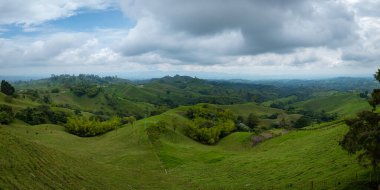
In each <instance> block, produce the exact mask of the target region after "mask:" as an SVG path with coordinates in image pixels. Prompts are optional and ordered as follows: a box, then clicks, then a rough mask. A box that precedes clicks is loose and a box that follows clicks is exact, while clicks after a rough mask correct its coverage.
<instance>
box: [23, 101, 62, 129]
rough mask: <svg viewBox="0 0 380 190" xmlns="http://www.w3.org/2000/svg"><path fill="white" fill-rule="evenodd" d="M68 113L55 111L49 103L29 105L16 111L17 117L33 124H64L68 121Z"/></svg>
mask: <svg viewBox="0 0 380 190" xmlns="http://www.w3.org/2000/svg"><path fill="white" fill-rule="evenodd" d="M67 117H68V115H67V114H66V113H65V112H62V111H53V110H51V109H50V107H49V106H47V105H41V106H38V107H34V108H31V107H27V108H25V109H22V110H20V111H19V112H17V113H16V118H17V119H20V120H22V121H24V122H25V123H28V124H31V125H39V124H45V123H54V124H64V123H66V122H67Z"/></svg>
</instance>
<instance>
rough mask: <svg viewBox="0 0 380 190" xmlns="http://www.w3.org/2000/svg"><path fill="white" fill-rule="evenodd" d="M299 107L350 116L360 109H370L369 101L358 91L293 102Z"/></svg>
mask: <svg viewBox="0 0 380 190" xmlns="http://www.w3.org/2000/svg"><path fill="white" fill-rule="evenodd" d="M293 106H294V107H296V108H298V109H305V110H313V111H322V110H325V111H326V112H329V113H338V114H339V115H340V116H344V117H347V116H348V117H349V116H353V115H355V114H356V113H357V112H359V111H363V110H370V109H371V107H370V105H369V104H368V102H367V101H366V100H365V99H363V98H360V97H359V95H358V94H356V93H334V94H329V95H323V96H314V97H312V98H310V99H308V100H305V101H301V102H297V103H295V104H293Z"/></svg>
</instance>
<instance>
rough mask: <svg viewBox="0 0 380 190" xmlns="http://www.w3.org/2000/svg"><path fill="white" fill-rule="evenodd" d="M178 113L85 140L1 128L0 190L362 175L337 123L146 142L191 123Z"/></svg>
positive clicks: (248, 183) (216, 185)
mask: <svg viewBox="0 0 380 190" xmlns="http://www.w3.org/2000/svg"><path fill="white" fill-rule="evenodd" d="M183 110H184V108H178V109H175V110H170V111H168V112H166V113H164V114H161V115H158V116H154V117H150V118H147V119H144V120H140V121H138V122H137V123H136V124H135V125H134V126H131V125H126V126H124V127H122V128H120V129H118V130H115V131H111V132H109V133H107V134H105V135H102V136H99V137H92V138H80V137H77V136H74V135H71V134H68V133H66V132H65V131H64V128H63V127H61V126H57V125H38V126H27V125H25V124H22V123H19V122H16V123H13V124H12V125H10V126H1V127H0V134H1V135H2V138H1V140H2V144H1V145H2V148H1V152H2V153H1V159H0V160H1V162H3V163H6V164H5V165H3V170H4V171H5V172H6V175H4V176H6V177H2V178H1V180H2V182H1V183H2V184H1V185H0V187H4V188H8V187H16V188H17V189H25V187H27V186H30V185H33V187H36V188H39V187H45V185H47V184H46V183H48V184H49V186H46V187H47V188H51V189H82V188H83V189H104V188H105V187H106V188H109V189H252V188H262V187H272V186H273V187H274V188H280V189H283V188H285V187H289V186H291V187H292V188H293V189H294V188H298V189H304V187H305V186H307V185H309V184H310V183H311V182H312V181H313V183H315V185H317V184H322V182H323V183H325V186H326V187H328V188H327V189H329V188H331V187H334V183H336V180H338V181H340V182H341V184H340V186H339V189H342V188H344V186H345V185H346V183H343V182H344V180H349V181H352V180H353V178H354V177H355V175H356V174H357V173H358V175H360V176H364V175H366V174H367V172H368V170H366V169H363V168H361V167H360V166H358V164H357V162H356V160H355V157H352V156H349V155H347V153H345V152H344V151H343V150H341V148H340V147H339V145H338V141H339V140H340V139H341V138H342V135H343V134H344V133H345V132H346V131H347V127H345V126H344V125H337V126H335V127H330V128H322V129H315V130H304V131H293V132H290V133H289V134H286V135H283V136H280V137H276V138H273V139H270V140H267V141H264V142H263V143H261V144H259V145H258V146H255V147H251V144H250V137H251V134H250V133H247V132H238V133H233V134H231V135H229V136H227V137H225V138H224V139H222V140H221V141H220V142H219V143H218V144H217V145H214V146H209V145H203V144H200V143H197V142H195V141H193V140H191V139H189V138H188V137H186V136H184V135H183V134H182V129H181V126H179V128H178V129H177V130H176V131H175V132H174V131H172V129H171V128H170V127H169V128H168V129H169V132H168V133H167V134H162V135H161V137H160V143H155V144H153V145H152V144H151V142H150V141H149V139H148V137H147V134H146V132H145V126H146V125H149V124H150V123H154V122H157V121H159V120H166V121H171V120H173V118H174V119H175V120H177V121H178V122H179V123H186V122H190V121H189V120H187V119H186V118H184V117H182V116H180V115H178V114H177V113H178V112H181V111H183ZM5 137H6V138H5ZM12 139H16V140H12ZM13 147H15V148H13ZM14 158H17V159H14ZM40 159H42V161H40ZM9 165H15V166H18V167H17V168H15V167H9ZM30 165H36V166H35V167H38V168H39V167H41V168H40V169H39V170H38V171H40V172H37V173H33V175H34V176H38V177H37V178H38V179H39V180H33V178H32V177H30V172H31V171H34V170H33V167H31V166H30ZM55 170H58V171H60V173H58V174H57V175H56V176H54V177H51V176H52V175H51V173H49V172H52V171H55ZM20 171H23V172H20ZM74 174H75V175H74ZM40 176H42V177H40ZM10 181H11V182H10ZM316 187H317V186H316ZM320 187H321V186H320ZM292 188H290V189H292Z"/></svg>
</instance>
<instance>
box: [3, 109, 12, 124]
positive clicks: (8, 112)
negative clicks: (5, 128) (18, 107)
mask: <svg viewBox="0 0 380 190" xmlns="http://www.w3.org/2000/svg"><path fill="white" fill-rule="evenodd" d="M13 119H14V115H13V110H12V107H10V106H7V105H0V124H9V123H11V122H12V121H13Z"/></svg>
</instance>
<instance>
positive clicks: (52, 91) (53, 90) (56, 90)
mask: <svg viewBox="0 0 380 190" xmlns="http://www.w3.org/2000/svg"><path fill="white" fill-rule="evenodd" d="M51 93H59V89H58V88H53V89H52V90H51Z"/></svg>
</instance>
